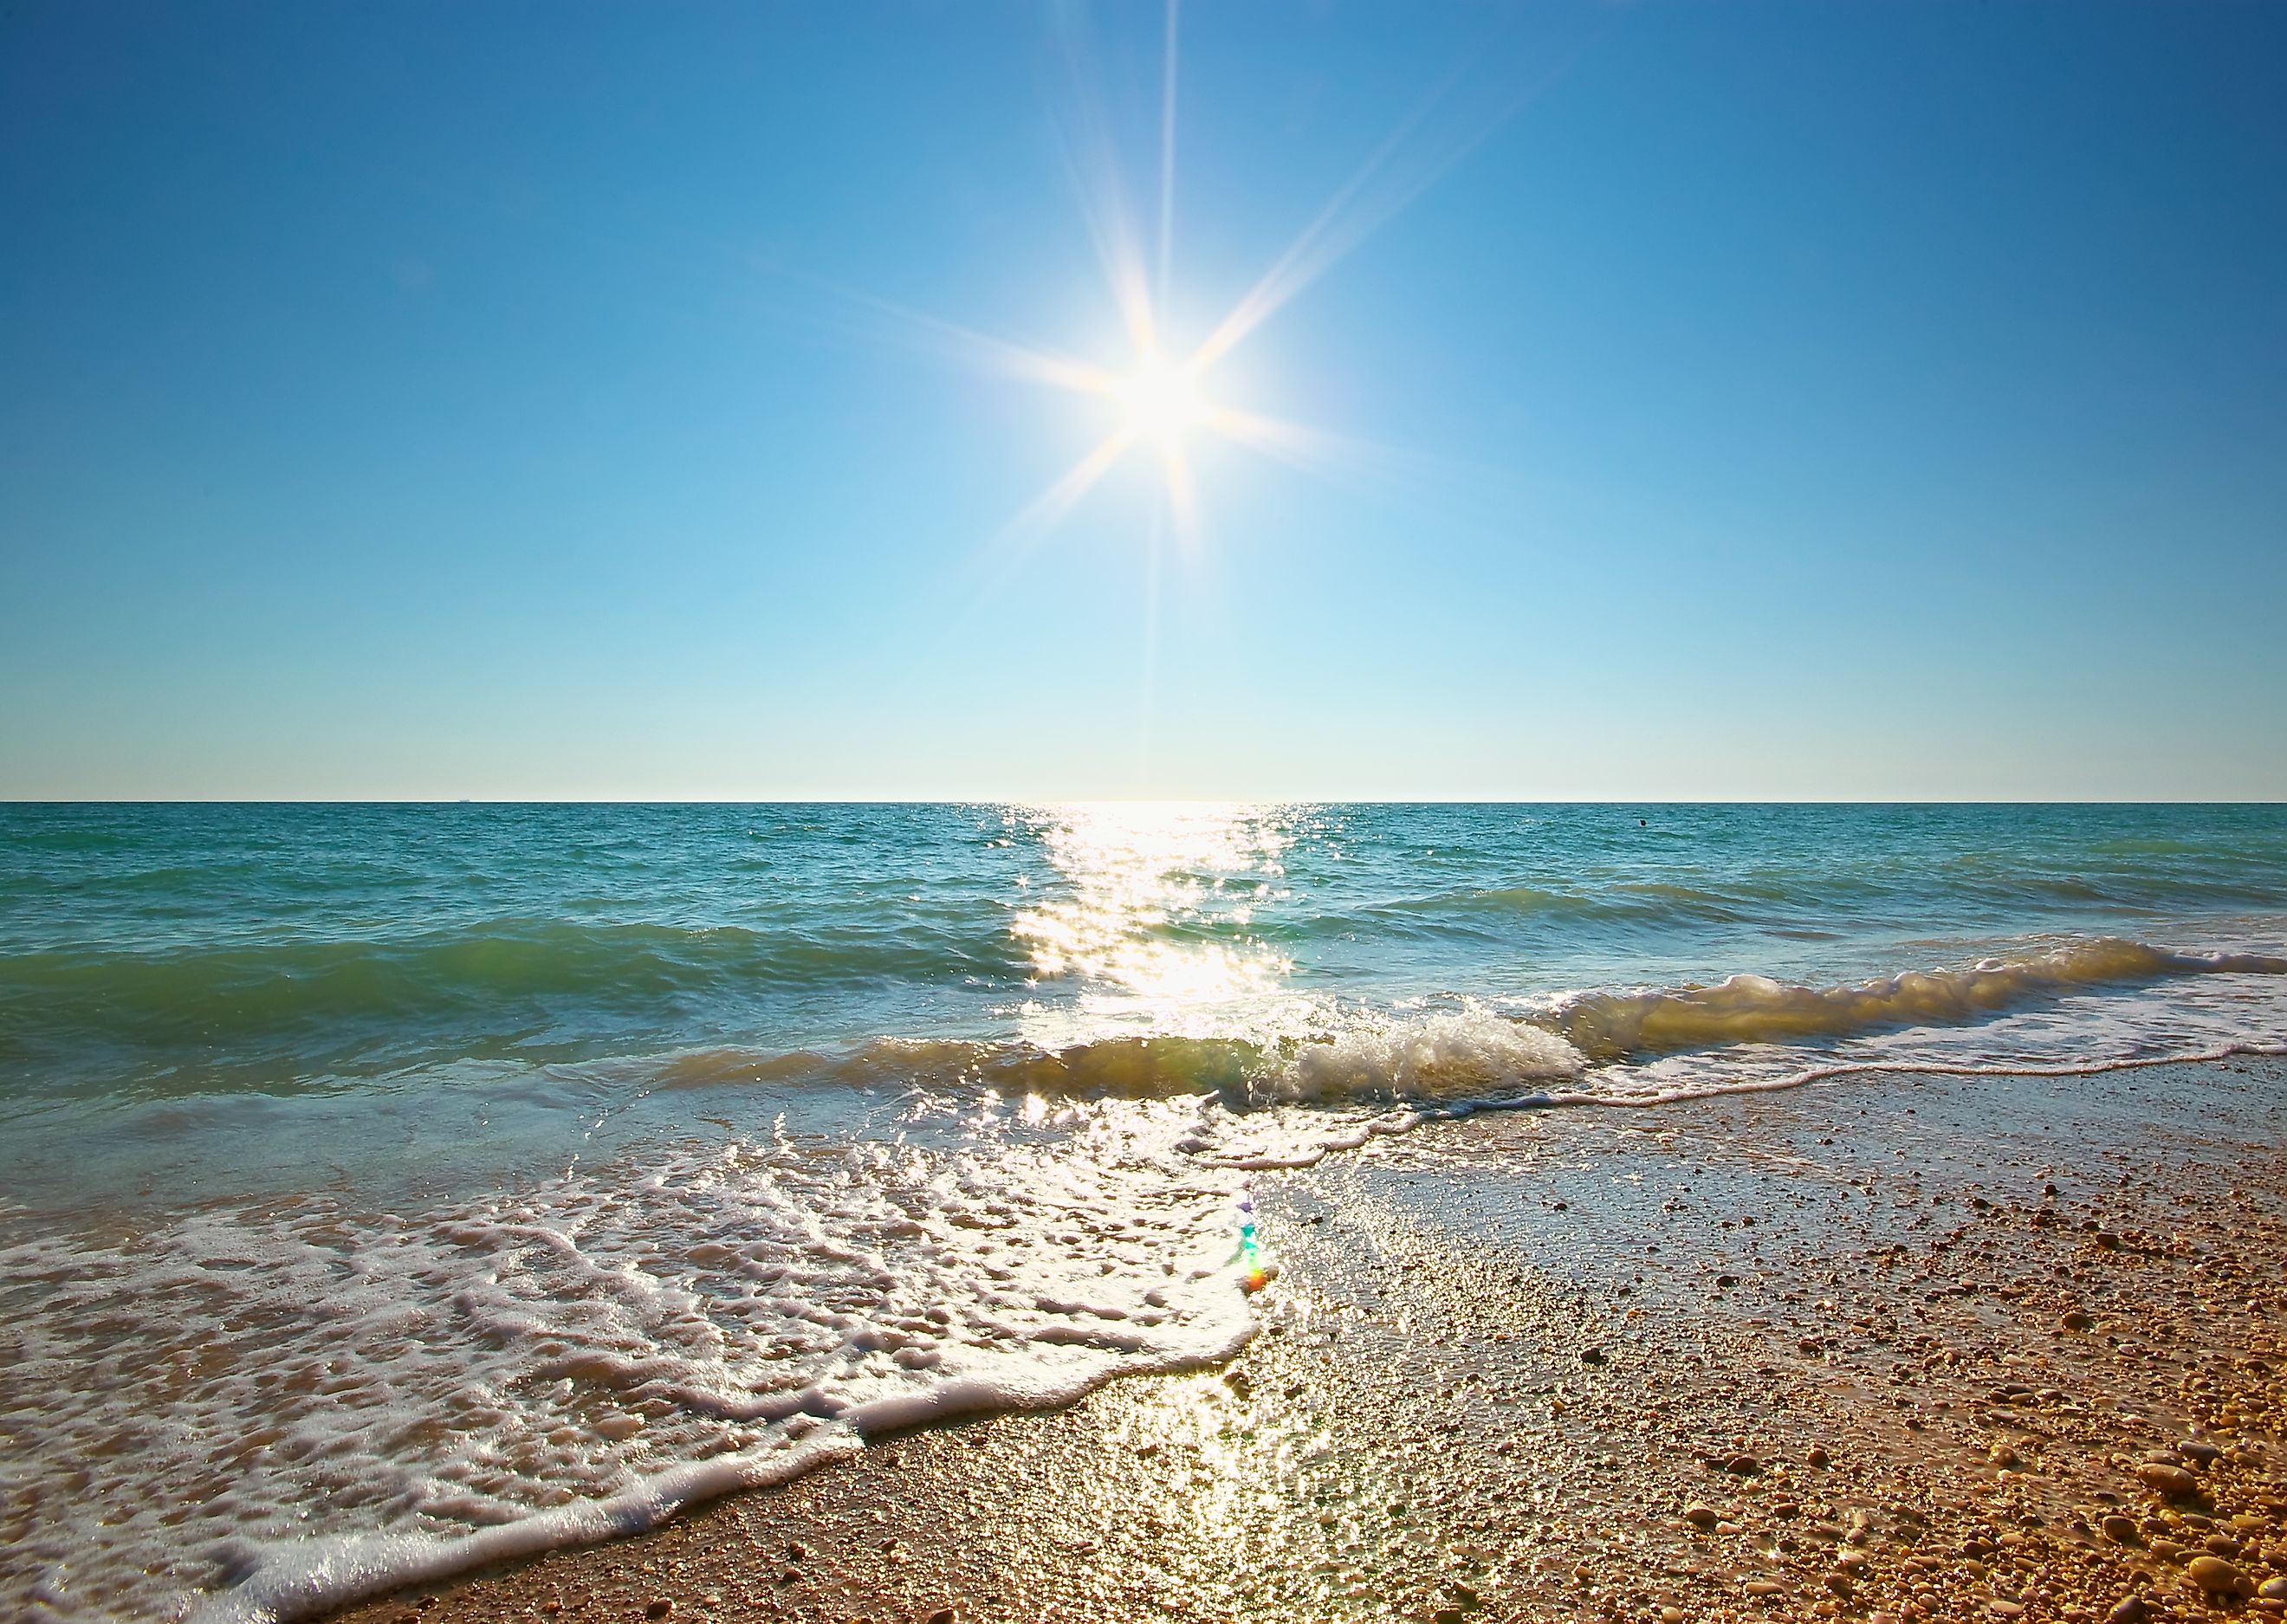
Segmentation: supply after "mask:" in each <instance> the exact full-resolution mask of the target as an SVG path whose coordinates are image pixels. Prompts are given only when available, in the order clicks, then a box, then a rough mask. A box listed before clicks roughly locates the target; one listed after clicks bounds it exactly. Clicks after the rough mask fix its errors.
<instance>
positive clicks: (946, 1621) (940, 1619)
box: [928, 1607, 954, 1624]
mask: <svg viewBox="0 0 2287 1624" xmlns="http://www.w3.org/2000/svg"><path fill="white" fill-rule="evenodd" d="M928 1624H954V1612H953V1609H952V1608H950V1607H940V1608H938V1610H937V1611H936V1612H932V1613H931V1614H930V1615H929V1620H928Z"/></svg>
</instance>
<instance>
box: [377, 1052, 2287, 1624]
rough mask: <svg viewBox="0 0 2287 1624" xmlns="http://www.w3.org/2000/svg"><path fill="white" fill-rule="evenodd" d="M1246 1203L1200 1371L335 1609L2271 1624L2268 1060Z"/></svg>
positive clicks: (1558, 1134) (2280, 1233) (1490, 1122)
mask: <svg viewBox="0 0 2287 1624" xmlns="http://www.w3.org/2000/svg"><path fill="white" fill-rule="evenodd" d="M1256 1200H1257V1204H1258V1207H1259V1209H1260V1212H1261V1217H1262V1233H1263V1238H1264V1241H1265V1243H1266V1246H1267V1248H1268V1250H1269V1252H1270V1256H1271V1257H1273V1259H1274V1260H1275V1261H1276V1262H1277V1263H1278V1265H1279V1266H1280V1269H1281V1273H1280V1276H1279V1278H1278V1281H1277V1282H1276V1283H1275V1284H1274V1285H1273V1286H1272V1287H1271V1288H1270V1290H1268V1291H1266V1292H1265V1293H1264V1294H1262V1297H1260V1298H1258V1299H1257V1303H1258V1309H1259V1318H1260V1321H1261V1327H1262V1329H1261V1334H1260V1335H1258V1336H1257V1337H1256V1339H1255V1341H1254V1344H1253V1345H1252V1346H1251V1347H1250V1348H1249V1349H1248V1350H1247V1351H1246V1352H1245V1353H1244V1354H1243V1355H1242V1356H1241V1357H1240V1358H1239V1359H1238V1360H1236V1361H1234V1362H1233V1363H1232V1364H1231V1366H1229V1367H1228V1368H1224V1369H1222V1370H1219V1371H1212V1372H1201V1373H1199V1374H1196V1375H1191V1376H1173V1377H1154V1378H1139V1379H1132V1380H1128V1381H1122V1382H1117V1383H1114V1384H1111V1385H1109V1386H1107V1387H1105V1388H1104V1389H1102V1390H1100V1391H1097V1392H1096V1394H1094V1395H1093V1396H1092V1397H1090V1398H1089V1399H1086V1400H1084V1401H1083V1402H1081V1403H1080V1404H1078V1405H1076V1406H1074V1407H1071V1408H1069V1409H1066V1410H1063V1411H1059V1412H1056V1413H1053V1414H1041V1415H1004V1416H1000V1417H996V1418H993V1419H990V1420H985V1421H979V1422H975V1423H968V1424H964V1425H956V1426H949V1427H945V1428H940V1429H935V1430H931V1431H924V1432H919V1433H914V1434H909V1435H907V1436H905V1437H903V1438H899V1439H893V1440H886V1441H884V1442H883V1443H882V1444H881V1445H880V1446H879V1447H874V1448H873V1449H870V1450H868V1451H867V1453H866V1454H865V1455H864V1456H863V1457H861V1458H860V1459H859V1460H858V1461H856V1462H851V1463H849V1464H845V1465H840V1466H835V1467H831V1468H828V1469H827V1470H822V1471H819V1472H818V1473H816V1474H814V1475H812V1476H811V1477H810V1478H805V1479H803V1480H802V1481H799V1482H797V1483H795V1484H793V1485H790V1486H787V1487H785V1488H783V1489H778V1490H772V1491H768V1492H762V1493H756V1494H747V1495H743V1496H740V1497H736V1498H733V1499H731V1500H726V1501H724V1502H717V1503H716V1504H715V1505H713V1506H710V1507H708V1508H706V1509H704V1510H700V1511H698V1512H696V1513H694V1514H692V1515H690V1516H687V1517H685V1518H682V1519H681V1520H679V1521H677V1522H675V1523H673V1524H670V1525H667V1526H665V1527H663V1528H661V1529H660V1530H657V1531H655V1532H653V1533H650V1534H647V1535H645V1536H643V1537H640V1538H636V1539H630V1540H628V1541H622V1542H620V1543H617V1544H613V1545H608V1546H602V1547H592V1548H587V1549H577V1550H570V1551H562V1552H558V1553H555V1554H553V1555H550V1556H548V1557H542V1558H541V1559H538V1560H535V1561H532V1562H528V1563H525V1564H522V1565H517V1566H515V1567H512V1568H508V1569H503V1570H496V1571H493V1572H489V1573H480V1574H477V1575H473V1576H471V1577H470V1578H468V1579H466V1580H464V1581H461V1582H459V1583H457V1584H454V1585H450V1586H446V1587H442V1588H437V1589H424V1590H415V1591H408V1592H403V1593H400V1594H399V1595H397V1596H391V1597H385V1598H383V1599H380V1600H377V1601H374V1602H369V1603H367V1604H362V1605H360V1606H359V1607H356V1608H352V1609H350V1610H348V1611H346V1612H344V1613H342V1614H340V1615H337V1616H339V1617H340V1618H342V1619H344V1620H351V1621H352V1624H394V1621H396V1620H407V1619H413V1620H420V1621H421V1624H457V1621H460V1620H503V1619H511V1620H527V1619H541V1620H642V1619H645V1618H647V1617H648V1618H653V1619H656V1618H661V1617H671V1618H673V1619H676V1620H779V1619H787V1620H793V1619H800V1620H851V1619H856V1618H864V1619H868V1620H874V1621H876V1624H882V1621H886V1620H929V1619H930V1618H932V1616H937V1617H938V1618H939V1619H940V1620H941V1619H942V1618H943V1616H944V1614H943V1612H942V1610H946V1609H950V1610H951V1612H952V1616H953V1617H954V1618H955V1619H959V1620H969V1619H976V1620H1028V1621H1029V1620H1074V1621H1079V1620H1128V1619H1168V1620H1224V1619H1231V1620H1237V1619H1254V1618H1265V1619H1268V1618H1278V1619H1341V1618H1357V1619H1383V1618H1389V1619H1410V1620H1434V1621H1435V1624H1467V1621H1468V1620H1477V1619H1484V1620H1512V1619H1514V1620H1542V1619H1633V1620H1664V1621H1665V1624H1682V1621H1683V1620H1754V1619H1796V1618H1812V1617H1837V1616H1839V1617H1843V1618H1855V1619H1866V1620H1874V1621H1876V1624H1881V1621H1883V1620H1904V1619H1938V1620H1966V1619H1973V1618H1974V1619H1991V1618H2000V1619H2020V1618H2022V1619H2027V1620H2050V1619H2055V1620H2075V1621H2078V1620H2120V1621H2121V1624H2126V1621H2127V1620H2133V1619H2136V1618H2145V1619H2194V1618H2205V1617H2209V1616H2239V1617H2243V1618H2249V1619H2261V1618H2266V1617H2269V1618H2279V1617H2281V1616H2282V1615H2283V1614H2287V1449H2283V1446H2282V1436H2281V1433H2282V1429H2283V1426H2287V1347H2283V1342H2287V1336H2283V1332H2287V1062H2282V1061H2280V1060H2270V1059H2266V1060H2244V1061H2235V1062H2230V1063H2226V1064H2218V1065H2202V1066H2172V1067H2164V1068H2152V1069H2148V1070H2142V1071H2133V1072H2122V1073H2115V1074H2112V1075H2109V1076H2095V1077H2075V1078H2064V1079H2004V1078H1974V1079H1965V1078H1943V1077H1924V1078H1895V1077H1893V1078H1857V1079H1850V1080H1845V1081H1840V1082H1836V1083H1833V1084H1825V1085H1821V1086H1818V1087H1814V1088H1809V1089H1805V1090H1801V1091H1798V1092H1793V1093H1787V1094H1771V1095H1761V1096H1752V1097H1745V1098H1739V1099H1734V1100H1722V1101H1713V1102H1701V1103H1698V1104H1695V1105H1689V1106H1680V1107H1675V1108H1665V1109H1661V1110H1657V1111H1638V1112H1620V1111H1610V1112H1588V1111H1563V1112H1547V1113H1539V1114H1531V1115H1527V1114H1513V1115H1502V1116H1483V1117H1479V1118H1476V1119H1474V1120H1470V1121H1466V1122H1460V1123H1447V1124H1442V1125H1436V1126H1432V1127H1428V1128H1424V1129H1422V1130H1420V1131H1418V1132H1416V1133H1414V1134H1413V1135H1410V1136H1406V1137H1405V1138H1401V1139H1387V1140H1381V1141H1377V1142H1376V1143H1374V1144H1373V1145H1372V1146H1371V1147H1368V1148H1367V1149H1366V1150H1365V1151H1362V1152H1360V1153H1358V1154H1357V1155H1350V1156H1348V1157H1341V1158H1337V1159H1334V1160H1332V1161H1329V1162H1327V1163H1325V1164H1323V1165H1321V1166H1319V1167H1318V1168H1315V1169H1310V1170H1308V1171H1301V1172H1294V1173H1282V1174H1275V1175H1263V1176H1262V1177H1261V1178H1260V1179H1258V1180H1257V1183H1256Z"/></svg>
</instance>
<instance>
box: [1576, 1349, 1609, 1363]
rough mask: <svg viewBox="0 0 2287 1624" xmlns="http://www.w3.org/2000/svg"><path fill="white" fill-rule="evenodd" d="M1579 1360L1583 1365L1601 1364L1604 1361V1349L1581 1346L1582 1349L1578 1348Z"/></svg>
mask: <svg viewBox="0 0 2287 1624" xmlns="http://www.w3.org/2000/svg"><path fill="white" fill-rule="evenodd" d="M1580 1362H1581V1363H1582V1364H1584V1365H1601V1364H1602V1363H1603V1362H1604V1350H1603V1349H1602V1348H1583V1349H1581V1350H1580Z"/></svg>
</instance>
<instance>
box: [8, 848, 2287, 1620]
mask: <svg viewBox="0 0 2287 1624" xmlns="http://www.w3.org/2000/svg"><path fill="white" fill-rule="evenodd" d="M2283 953H2287V812H2283V809H2282V808H2271V807H2223V808H2217V807H2195V808H2170V807H2033V808H2022V807H1888V808H1883V807H1876V808H1832V807H1784V808H1775V807H1666V806H1662V807H1643V808H1626V807H1610V806H1594V807H1465V806H1434V807H1389V806H1326V805H1312V806H1292V807H1237V808H1234V807H1166V806H1140V807H1079V808H1023V807H968V806H961V807H928V806H882V807H862V806H852V807H843V806H819V807H656V808H653V807H473V806H448V807H373V808H344V807H163V808H141V807H91V808H36V807H17V808H0V1096H4V1099H5V1101H6V1105H7V1114H6V1118H5V1121H6V1126H5V1128H4V1129H0V1188H4V1190H5V1191H6V1197H5V1201H6V1204H5V1205H4V1207H0V1265H4V1266H0V1322H4V1324H5V1328H4V1329H0V1352H4V1354H5V1358H4V1360H0V1369H4V1372H5V1374H0V1414H4V1415H5V1416H6V1420H5V1422H4V1425H5V1427H6V1429H7V1431H8V1433H9V1435H10V1439H9V1441H10V1444H11V1449H10V1457H11V1459H10V1464H9V1466H8V1469H7V1470H8V1472H9V1486H8V1498H7V1502H6V1510H5V1517H6V1525H5V1527H4V1530H0V1533H4V1535H5V1539H6V1543H7V1546H8V1549H7V1551H6V1553H5V1554H4V1555H0V1603H4V1604H5V1605H6V1606H7V1607H8V1608H9V1609H10V1610H12V1611H21V1610H25V1609H28V1608H39V1609H44V1614H45V1615H46V1616H59V1617H69V1618H104V1617H108V1616H120V1617H133V1618H167V1617H174V1616H178V1615H180V1614H183V1613H184V1612H202V1613H203V1614H204V1616H209V1617H214V1618H251V1617H260V1616H265V1615H277V1614H281V1613H291V1612H296V1611H297V1610H300V1609H302V1608H305V1607H306V1606H310V1605H315V1604H321V1603H323V1602H324V1601H326V1600H328V1599H329V1598H332V1597H336V1596H344V1595H347V1594H352V1593H354V1592H356V1591H358V1590H360V1589H366V1588H369V1587H370V1586H372V1585H374V1584H377V1583H381V1582H384V1581H388V1580H390V1579H392V1578H395V1577H401V1576H406V1575H409V1574H412V1573H419V1572H429V1571H443V1570H445V1569H448V1568H450V1567H451V1566H454V1565H461V1564H464V1563H466V1562H467V1561H469V1560H471V1559H473V1558H478V1557H488V1556H494V1555H500V1554H505V1553H506V1552H508V1551H510V1550H514V1549H527V1548H531V1547H534V1546H536V1545H539V1544H545V1543H550V1542H558V1541H565V1540H571V1539H582V1538H594V1537H597V1536H598V1535H600V1534H603V1533H609V1532H612V1531H613V1530H616V1529H620V1528H624V1527H629V1526H635V1525H642V1524H643V1523H645V1522H646V1521H648V1520H651V1519H653V1518H656V1517H658V1516H660V1515H662V1514H664V1513H665V1512H667V1511H669V1510H672V1509H673V1508H674V1506H676V1505H677V1504H680V1503H683V1502H686V1501H687V1500H688V1499H690V1498H692V1497H693V1496H697V1495H702V1494H708V1493H714V1492H719V1490H720V1489H722V1488H724V1487H726V1486H732V1485H733V1484H736V1483H741V1482H756V1481H768V1480H770V1479H772V1478H774V1477H777V1476H780V1475H783V1474H785V1473H787V1472H789V1471H792V1470H799V1469H801V1468H802V1467H803V1465H805V1464H807V1463H809V1462H812V1461H814V1460H816V1459H819V1458H823V1457H825V1456H827V1455H832V1454H835V1453H836V1452H840V1451H845V1450H848V1449H851V1448H855V1447H860V1445H861V1443H862V1440H863V1439H864V1438H865V1437H866V1436H867V1433H868V1432H869V1431H870V1432H874V1433H878V1432H879V1431H882V1430H884V1429H887V1428H889V1427H891V1426H894V1425H897V1424H904V1423H910V1422H911V1421H913V1420H914V1419H917V1418H922V1417H925V1416H928V1415H937V1414H946V1413H955V1412H959V1411H961V1410H967V1409H978V1408H991V1407H1005V1406H1009V1405H1012V1404H1034V1403H1047V1402H1053V1401H1056V1400H1058V1399H1062V1398H1064V1397H1067V1396H1069V1395H1070V1394H1072V1393H1074V1392H1076V1391H1080V1390H1081V1389H1083V1388H1084V1387H1085V1386H1086V1385H1088V1384H1090V1383H1092V1382H1095V1381H1097V1380H1100V1379H1102V1378H1103V1377H1104V1376H1107V1375H1111V1374H1116V1373H1119V1372H1120V1371H1124V1370H1141V1369H1149V1368H1168V1367H1170V1366H1174V1365H1180V1364H1183V1363H1185V1362H1189V1361H1196V1360H1207V1359H1213V1358H1216V1357H1220V1356H1222V1355H1223V1354H1225V1353H1227V1352H1230V1351H1231V1349H1232V1348H1234V1347H1236V1346H1237V1345H1238V1344H1239V1343H1240V1342H1241V1341H1242V1340H1243V1339H1244V1338H1245V1337H1246V1336H1247V1335H1248V1333H1249V1329H1250V1326H1251V1317H1250V1314H1249V1311H1248V1299H1247V1297H1246V1294H1245V1293H1244V1291H1243V1290H1242V1289H1240V1275H1241V1273H1242V1260H1241V1257H1240V1253H1239V1250H1238V1234H1239V1230H1238V1225H1239V1223H1240V1221H1241V1218H1242V1211H1241V1208H1240V1204H1239V1203H1240V1202H1242V1201H1243V1200H1244V1199H1245V1196H1246V1189H1247V1184H1246V1180H1247V1179H1248V1177H1249V1170H1251V1169H1260V1168H1264V1167H1273V1166H1281V1165H1292V1164H1296V1163H1305V1162H1308V1161H1310V1160H1312V1159H1315V1158H1316V1157H1318V1156H1320V1155H1325V1154H1327V1153H1328V1152H1329V1151H1330V1150H1337V1151H1338V1150H1340V1149H1341V1148H1342V1147H1349V1146H1354V1145H1356V1144H1358V1143H1360V1142H1362V1141H1364V1140H1365V1139H1366V1138H1368V1137H1369V1136H1371V1135H1373V1134H1377V1133H1387V1132H1402V1131H1405V1130H1406V1129H1408V1128H1410V1127H1413V1126H1414V1125H1416V1124H1418V1123H1420V1122H1422V1121H1424V1120H1426V1119H1429V1118H1433V1117H1435V1116H1438V1115H1441V1114H1447V1113H1451V1112H1453V1111H1457V1110H1470V1109H1476V1108H1483V1107H1484V1106H1485V1105H1487V1104H1510V1105H1514V1104H1519V1103H1523V1104H1529V1105H1537V1106H1543V1107H1555V1106H1570V1107H1581V1108H1599V1107H1602V1106H1618V1105H1626V1104H1631V1103H1642V1102H1646V1101H1669V1102H1681V1103H1680V1104H1679V1106H1678V1108H1684V1109H1688V1108H1689V1105H1688V1101H1689V1100H1690V1098H1691V1097H1693V1096H1695V1095H1705V1094H1709V1093H1713V1092H1726V1091H1731V1090H1736V1089H1739V1088H1757V1087H1769V1086H1784V1085H1787V1084H1792V1082H1794V1081H1796V1080H1798V1079H1800V1078H1802V1077H1804V1076H1810V1075H1820V1076H1835V1075H1838V1074H1840V1075H1842V1076H1848V1078H1849V1084H1848V1085H1850V1086H1857V1087H1865V1088H1879V1087H1881V1086H1883V1081H1882V1068H1896V1067H1903V1066H1943V1067H1950V1068H1966V1069H1972V1070H1974V1069H1982V1068H2004V1069H2006V1068H2022V1069H2053V1068H2074V1067H2087V1066H2096V1065H2105V1064H2113V1063H2119V1062H2130V1061H2139V1060H2151V1059H2156V1058H2159V1057H2163V1056H2169V1055H2179V1054H2187V1053H2202V1052H2218V1051H2221V1050H2225V1049H2228V1048H2231V1047H2233V1046H2257V1047H2262V1046H2275V1045H2279V1044H2280V1043H2281V1042H2282V1040H2283V1038H2287V974H2280V972H2281V971H2283V970H2287V958H2282V955H2283ZM1417 1143H1418V1141H1417ZM1264 1238H1265V1241H1266V1242H1267V1243H1268V1245H1269V1247H1270V1253H1271V1255H1272V1257H1274V1258H1275V1255H1276V1249H1277V1236H1276V1235H1275V1234H1267V1235H1266V1236H1265V1237H1264Z"/></svg>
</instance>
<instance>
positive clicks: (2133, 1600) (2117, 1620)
mask: <svg viewBox="0 0 2287 1624" xmlns="http://www.w3.org/2000/svg"><path fill="white" fill-rule="evenodd" d="M2143 1617H2144V1598H2143V1597H2142V1596H2139V1595H2137V1594H2136V1592H2135V1591H2133V1590H2131V1591H2130V1592H2129V1593H2128V1594H2127V1595H2125V1596H2122V1597H2121V1598H2120V1601H2119V1603H2118V1604H2117V1605H2116V1606H2115V1607H2114V1608H2113V1610H2112V1611H2111V1612H2108V1613H2106V1614H2105V1615H2104V1620H2105V1624H2139V1620H2141V1619H2142V1618H2143Z"/></svg>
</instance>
